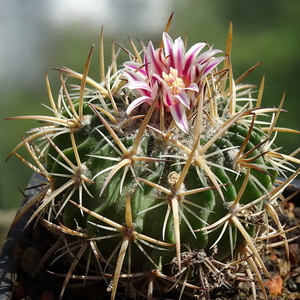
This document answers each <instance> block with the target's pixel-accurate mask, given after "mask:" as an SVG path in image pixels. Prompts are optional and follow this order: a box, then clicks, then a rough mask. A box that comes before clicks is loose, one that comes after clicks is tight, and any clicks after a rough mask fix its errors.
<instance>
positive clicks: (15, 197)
mask: <svg viewBox="0 0 300 300" xmlns="http://www.w3.org/2000/svg"><path fill="white" fill-rule="evenodd" d="M157 1H158V0H157ZM129 2H130V1H129ZM74 5H75V4H74ZM20 9H21V8H20ZM172 11H174V12H175V14H174V19H173V22H172V26H171V29H170V34H171V36H172V37H173V38H176V37H177V36H185V34H186V31H188V44H189V45H191V44H193V43H196V42H199V41H207V42H209V43H210V44H214V47H215V48H219V49H223V50H224V49H225V45H226V38H227V31H228V26H229V22H230V21H231V20H232V22H233V28H234V40H233V52H232V57H231V59H232V61H233V65H234V68H235V69H234V72H235V75H236V77H238V76H239V75H241V74H242V73H244V71H246V70H247V69H249V68H250V67H252V66H253V65H254V64H256V63H257V62H260V61H264V62H265V63H264V64H262V65H261V66H259V68H258V69H257V70H255V71H254V72H253V73H251V74H250V75H249V76H248V78H247V79H246V81H248V82H249V83H250V82H251V83H254V84H257V85H259V83H260V80H261V77H262V76H263V74H265V75H266V79H267V80H266V87H265V93H264V100H263V105H265V106H277V105H278V104H279V101H280V99H281V97H282V95H283V93H284V91H287V96H286V102H285V105H284V108H285V109H287V110H288V111H289V113H286V114H285V115H283V114H282V117H281V120H280V124H279V126H285V127H291V128H295V129H300V126H299V125H300V122H299V117H298V108H299V104H298V103H299V94H298V80H299V75H298V72H299V69H300V68H299V67H300V66H299V64H300V61H299V59H298V53H299V50H300V46H299V44H300V43H299V32H300V30H299V29H300V22H299V11H300V1H281V0H266V1H260V0H252V1H240V0H227V1H210V0H205V1H204V0H199V1H198V0H185V1H182V0H174V1H173V2H172V6H171V7H170V11H169V12H168V15H166V16H165V18H166V20H167V19H168V17H169V14H170V13H171V12H172ZM70 13H71V12H70ZM130 13H131V15H129V16H128V22H130V24H131V26H130V28H132V24H133V23H134V22H135V18H134V13H135V12H134V11H131V12H130ZM111 18H112V19H111V21H112V22H114V19H113V18H114V16H113V15H112V16H111ZM28 22H35V20H34V19H33V20H28ZM84 22H87V24H86V25H88V18H86V19H85V21H84ZM84 22H83V21H82V20H81V21H80V22H79V23H78V24H74V23H72V24H70V25H69V26H64V27H63V28H59V27H57V26H54V24H53V26H51V25H47V28H46V29H45V30H44V31H43V37H41V40H40V44H39V47H40V48H39V49H38V51H39V53H40V57H39V58H38V60H37V61H32V62H31V63H32V64H33V65H35V64H38V63H40V62H41V61H42V64H40V75H39V76H36V77H35V78H32V80H33V84H32V85H29V86H28V87H24V86H22V82H21V81H18V80H19V79H16V78H19V77H17V76H16V77H14V76H12V77H11V78H5V80H4V81H3V80H2V81H3V82H0V84H1V85H3V87H2V88H1V91H2V97H1V105H2V109H1V110H0V122H1V123H0V126H1V127H0V128H1V130H0V139H1V141H2V143H1V145H2V147H1V148H0V149H1V150H0V160H1V161H0V171H1V172H0V187H1V190H0V193H1V194H0V209H7V208H10V207H16V206H18V205H19V203H20V201H21V198H22V194H21V193H20V191H19V189H20V190H22V189H24V188H25V187H26V185H27V183H28V181H29V178H30V176H31V173H32V172H31V171H30V169H29V168H28V167H26V166H25V165H24V164H23V163H21V162H20V161H19V160H18V159H17V158H16V157H12V158H11V159H10V160H9V161H8V162H6V163H4V160H5V158H6V157H7V155H8V154H9V153H10V151H11V150H12V149H13V148H14V146H16V145H17V144H18V142H19V141H20V136H21V134H22V135H25V133H26V130H27V129H29V128H31V127H33V126H36V124H34V122H30V121H24V120H22V121H4V120H3V119H4V118H6V117H10V116H16V115H27V114H42V113H43V112H44V113H47V110H46V108H44V107H43V106H41V103H45V104H46V105H48V99H47V93H46V89H45V80H44V72H45V69H48V70H49V69H51V68H56V67H59V66H61V65H65V66H68V67H70V68H72V69H75V70H76V71H78V72H81V71H82V70H83V66H84V63H85V59H86V56H87V53H88V51H89V49H90V47H91V45H92V44H96V51H95V53H94V57H93V63H92V66H91V71H90V76H91V77H94V78H95V79H97V78H99V71H98V70H99V68H98V52H97V50H98V46H97V43H98V36H99V31H100V30H99V29H100V27H101V25H102V23H101V20H100V19H99V28H94V29H92V30H91V28H90V27H88V26H87V27H84ZM148 25H149V27H151V23H149V24H148ZM20 26H22V24H20ZM37 26H38V25H37ZM127 27H128V26H127V25H126V24H123V26H122V28H120V32H119V33H115V35H113V36H109V37H106V38H107V39H106V44H107V50H108V51H107V53H108V54H109V51H110V50H109V48H110V43H111V41H112V40H117V41H118V42H121V43H122V44H123V43H125V46H128V47H129V43H128V40H127V38H126V35H127V34H128V35H129V36H130V37H132V38H133V39H134V38H135V37H136V36H137V37H138V38H140V39H141V40H142V41H143V42H144V43H147V42H148V40H149V39H152V40H154V42H155V43H158V42H159V40H160V37H161V32H158V33H157V35H156V36H153V34H149V33H148V32H145V33H143V34H141V33H140V32H139V30H138V28H139V24H134V28H136V31H130V32H128V31H127V30H126V28H127ZM8 30H9V28H8ZM104 30H105V28H104ZM161 30H163V28H162V29H161ZM22 42H23V41H20V51H19V55H20V56H22ZM122 55H123V57H126V56H125V54H122ZM107 56H108V57H109V55H107ZM28 71H29V70H28ZM20 72H23V73H22V76H27V70H20ZM29 73H30V72H29ZM49 73H50V80H51V86H52V89H53V94H54V97H55V96H57V93H58V88H59V76H58V72H57V71H51V70H50V71H49ZM16 75H20V74H16ZM277 144H278V146H284V147H285V148H286V149H287V152H288V153H289V152H291V151H292V150H294V149H295V148H297V147H299V145H300V136H299V135H297V134H287V135H284V137H283V136H282V134H279V137H278V141H277ZM21 153H22V154H24V155H25V156H26V153H25V151H21ZM26 157H28V156H26Z"/></svg>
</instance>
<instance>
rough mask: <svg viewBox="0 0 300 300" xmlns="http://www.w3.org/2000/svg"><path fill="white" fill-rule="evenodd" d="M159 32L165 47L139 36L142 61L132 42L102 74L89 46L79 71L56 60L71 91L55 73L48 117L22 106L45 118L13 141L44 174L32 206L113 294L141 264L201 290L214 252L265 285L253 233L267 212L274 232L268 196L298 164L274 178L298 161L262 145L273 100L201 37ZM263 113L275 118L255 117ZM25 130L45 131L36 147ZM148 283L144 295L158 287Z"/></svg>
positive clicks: (144, 270)
mask: <svg viewBox="0 0 300 300" xmlns="http://www.w3.org/2000/svg"><path fill="white" fill-rule="evenodd" d="M230 35H231V31H230ZM229 40H231V38H229ZM163 41H164V52H163V49H156V50H155V49H154V47H153V45H152V43H149V45H148V47H146V48H145V49H144V52H145V54H144V60H143V61H142V59H141V58H140V54H139V53H138V52H137V50H136V48H135V47H134V51H135V56H134V55H131V57H134V59H133V60H131V61H130V62H126V63H125V64H124V65H125V69H124V70H121V71H116V73H115V74H114V75H113V76H111V77H106V79H105V78H104V76H103V78H102V79H103V84H98V83H96V82H95V81H93V80H91V79H90V78H88V77H87V71H88V65H89V62H90V56H89V59H88V61H87V65H86V68H85V71H84V74H83V75H81V74H78V73H76V72H74V71H72V70H70V69H67V68H61V69H60V71H61V72H65V73H67V74H68V76H69V77H76V78H78V79H80V80H81V85H80V87H79V93H77V94H74V95H70V94H69V93H68V91H67V88H66V85H65V80H64V79H62V90H61V94H60V96H59V101H58V103H57V104H55V103H54V101H53V98H52V94H51V92H49V96H50V102H51V108H52V110H53V111H54V113H55V117H54V118H50V117H41V116H38V117H33V116H32V117H31V118H33V119H40V120H43V121H47V122H51V123H52V125H49V126H44V127H41V128H37V129H34V130H31V131H30V132H29V137H28V138H26V139H24V140H23V142H22V145H25V146H26V147H27V149H28V150H29V152H30V153H31V155H32V157H33V159H34V160H35V162H36V164H37V167H34V168H33V167H32V165H30V164H29V163H27V164H28V165H29V166H31V167H32V168H33V169H34V170H35V171H36V172H38V173H40V174H42V175H43V176H44V177H45V178H46V180H47V182H46V183H45V188H44V189H43V191H42V192H41V196H40V197H36V198H34V199H33V200H32V202H31V205H33V204H35V203H39V205H38V208H37V209H36V212H35V214H34V216H33V217H35V216H37V215H40V217H41V216H44V217H45V219H47V221H45V222H48V224H51V223H56V222H59V223H58V224H59V226H60V228H61V232H63V233H64V234H66V235H69V236H72V238H71V240H73V241H74V240H75V241H76V239H77V238H78V240H79V243H81V242H82V239H84V241H85V245H86V246H85V247H84V248H82V250H79V253H80V255H79V254H77V256H78V255H79V259H80V258H81V259H82V260H84V259H85V260H86V261H88V262H89V264H91V265H92V267H91V268H93V269H94V270H96V269H97V268H98V267H100V271H99V272H100V273H101V275H102V276H103V278H110V277H111V278H112V279H111V280H112V282H113V284H112V296H111V298H112V299H113V298H114V297H115V295H116V293H117V291H118V282H119V281H120V280H126V278H127V279H128V278H129V277H130V276H136V277H138V276H141V277H143V276H149V274H152V275H153V274H155V276H157V278H162V279H165V280H169V281H170V282H173V281H174V280H175V279H174V278H177V279H176V280H177V283H178V284H180V285H181V286H182V288H180V289H179V292H178V294H177V296H178V295H180V296H178V297H181V296H182V293H183V290H184V288H185V287H186V288H187V287H188V288H191V289H194V290H195V291H198V293H200V294H201V290H202V291H204V292H203V293H206V291H207V290H209V289H210V288H212V287H211V286H210V285H209V281H208V280H206V279H203V278H199V277H201V276H205V275H204V274H205V272H208V274H211V273H214V274H215V273H216V272H215V270H216V269H215V268H214V264H215V265H218V264H219V265H218V268H219V266H220V265H222V266H223V268H225V265H226V263H228V261H230V263H229V265H226V266H227V267H228V268H229V266H230V265H233V266H236V269H238V268H239V263H240V262H244V261H245V260H247V258H248V259H249V266H250V267H253V269H254V271H253V272H254V274H255V276H256V277H257V278H258V281H259V283H260V284H261V286H262V288H263V291H264V294H265V296H266V291H265V289H264V287H263V285H262V280H261V277H260V274H259V272H258V269H259V268H261V269H263V271H265V272H266V273H267V270H266V268H265V266H264V264H263V262H262V260H261V257H260V254H259V252H258V245H260V243H261V240H259V241H258V242H256V240H257V237H258V236H259V233H260V232H261V233H264V232H269V231H270V230H271V227H270V226H271V225H268V219H270V218H271V219H273V220H274V222H275V224H276V225H277V227H278V228H277V229H275V231H277V232H279V234H280V235H281V236H282V237H284V236H285V231H284V230H283V227H282V225H281V223H280V222H279V220H278V219H277V217H276V213H275V210H274V207H273V204H272V203H273V202H274V201H275V202H276V199H277V196H278V195H279V194H280V192H281V191H282V190H283V189H284V187H285V186H286V185H287V184H289V182H291V180H292V179H293V178H294V177H295V176H296V175H297V172H298V171H297V172H295V173H294V174H293V175H292V176H291V177H290V178H289V179H288V180H287V181H286V182H284V183H282V184H281V185H279V187H277V188H274V182H275V180H276V178H277V175H278V174H280V173H282V172H283V169H284V168H281V166H283V165H284V164H285V163H286V162H287V161H293V162H295V163H299V161H298V160H297V159H296V158H293V157H292V156H291V157H289V156H284V155H282V154H279V153H278V152H277V150H276V149H275V147H274V146H273V136H274V132H275V131H276V130H275V129H274V128H275V123H276V119H277V118H278V115H279V113H280V111H281V109H280V108H279V109H267V108H261V107H260V101H261V94H262V88H263V87H262V88H261V89H260V91H259V96H258V99H255V100H254V99H253V98H252V86H249V85H236V84H235V82H234V80H233V77H232V71H231V66H230V63H229V61H227V60H225V63H224V68H223V69H221V70H220V69H219V70H218V69H217V66H218V65H219V63H220V62H221V61H222V60H223V59H224V58H223V57H214V55H215V54H218V53H220V51H219V50H212V49H209V50H207V52H204V53H203V54H202V55H199V54H198V53H199V52H200V50H201V49H202V48H203V47H204V44H196V45H195V46H193V47H192V48H191V49H190V50H189V51H188V52H187V53H185V51H184V46H183V42H182V40H181V39H177V40H176V41H175V42H174V43H173V41H172V40H171V38H170V37H169V36H168V35H167V34H166V33H164V35H163ZM227 54H228V53H227ZM180 55H182V57H183V58H181V59H179V58H178V56H180ZM104 79H105V80H104ZM47 83H48V81H47ZM87 83H90V84H91V85H92V87H93V88H94V89H93V90H89V89H87V88H86V84H87ZM125 83H126V85H124V84H125ZM48 84H49V83H48ZM48 90H49V91H50V89H48ZM237 102H239V103H238V104H237ZM265 114H273V115H274V118H273V119H272V120H271V121H270V122H261V121H258V117H259V116H260V115H263V116H264V115H265ZM29 118H30V117H29ZM274 120H275V121H274ZM265 124H267V125H268V126H267V129H266V128H265ZM36 138H41V139H42V142H45V141H46V142H47V146H46V147H45V146H43V148H41V149H42V150H41V151H37V150H36V149H35V148H34V147H33V146H32V145H31V143H33V140H34V139H36ZM17 149H18V148H16V150H15V153H16V151H17ZM17 155H18V154H17ZM43 158H44V160H43ZM276 159H277V160H276ZM278 160H279V161H280V162H279V163H278ZM284 170H290V168H289V167H285V169H284ZM27 208H28V207H26V209H27ZM24 210H25V209H24ZM23 212H24V211H21V212H20V215H19V217H21V216H22V214H23ZM17 218H18V217H17ZM32 219H33V218H32ZM32 219H31V220H32ZM31 220H30V221H31ZM67 240H68V239H67ZM265 240H268V237H267V238H265ZM283 244H285V245H287V243H286V242H283ZM74 249H75V248H74ZM76 249H77V248H76ZM238 249H240V250H238ZM76 251H77V250H76ZM187 253H188V254H187ZM200 254H201V255H202V256H201V255H200ZM203 255H204V256H203ZM252 255H254V257H255V262H254V260H252V258H251V257H252ZM92 256H93V258H91V257H92ZM200 256H201V257H204V258H203V259H202V260H199V259H198V260H193V258H195V257H200ZM187 257H191V258H190V261H189V262H188V259H187ZM205 257H210V259H209V262H208V261H206V258H205ZM217 260H218V261H219V262H217ZM212 261H213V263H212ZM256 264H258V267H257V266H255V265H256ZM75 265H76V264H75ZM75 265H72V266H71V268H70V274H71V273H72V272H73V270H74V267H75ZM199 268H201V270H202V271H199ZM70 274H69V275H68V276H67V277H66V280H65V283H64V288H65V286H66V284H67V282H68V280H69V276H70ZM126 274H127V275H126ZM137 274H142V275H137ZM143 274H146V275H143ZM245 274H246V273H245ZM247 274H249V273H247ZM207 276H209V275H207ZM218 276H220V275H218ZM245 276H246V277H247V276H248V275H245ZM150 277H151V276H150ZM150 277H149V278H150ZM151 278H152V277H151ZM187 278H188V279H189V282H190V285H189V286H188V285H187V282H186V280H187ZM250 279H252V278H250ZM199 282H200V284H199ZM205 282H206V283H205ZM152 283H153V282H152ZM152 283H151V284H152ZM204 283H205V284H204ZM151 284H150V283H149V286H148V288H147V289H146V290H148V292H145V295H146V297H147V299H152V298H151V295H152V294H156V293H157V292H158V293H161V291H163V290H164V288H163V287H162V288H161V290H158V291H156V290H154V291H153V287H152V289H151V288H150V286H152V285H151ZM139 288H140V287H139V286H137V287H136V289H139ZM175 290H176V289H175ZM143 293H144V292H143ZM254 293H255V291H254ZM177 296H176V297H177Z"/></svg>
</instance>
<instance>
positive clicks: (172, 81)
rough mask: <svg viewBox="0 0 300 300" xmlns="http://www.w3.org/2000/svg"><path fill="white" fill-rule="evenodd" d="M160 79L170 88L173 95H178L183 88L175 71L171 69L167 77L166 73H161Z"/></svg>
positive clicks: (182, 83) (181, 81)
mask: <svg viewBox="0 0 300 300" xmlns="http://www.w3.org/2000/svg"><path fill="white" fill-rule="evenodd" d="M162 77H163V79H164V80H165V81H166V83H167V84H168V86H169V87H170V89H171V91H172V94H173V95H178V94H179V93H180V92H181V91H182V89H184V88H185V84H184V82H183V80H182V79H181V78H180V77H178V70H177V69H174V68H172V67H171V68H170V74H169V75H168V74H167V73H166V72H163V73H162Z"/></svg>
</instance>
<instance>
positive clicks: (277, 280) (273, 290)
mask: <svg viewBox="0 0 300 300" xmlns="http://www.w3.org/2000/svg"><path fill="white" fill-rule="evenodd" d="M282 286H283V280H282V278H281V276H280V275H275V276H273V277H272V278H270V279H269V280H267V281H266V283H265V287H267V288H268V289H269V294H270V295H272V296H280V295H281V293H282Z"/></svg>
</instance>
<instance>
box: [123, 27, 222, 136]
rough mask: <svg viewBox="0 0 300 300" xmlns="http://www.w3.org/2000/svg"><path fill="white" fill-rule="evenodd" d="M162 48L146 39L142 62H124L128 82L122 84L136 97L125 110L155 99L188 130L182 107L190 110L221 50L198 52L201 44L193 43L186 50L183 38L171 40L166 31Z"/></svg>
mask: <svg viewBox="0 0 300 300" xmlns="http://www.w3.org/2000/svg"><path fill="white" fill-rule="evenodd" d="M162 39H163V44H164V48H163V49H161V48H158V49H154V47H153V44H152V42H151V41H150V42H149V44H148V47H146V48H145V50H144V61H143V63H139V62H136V61H128V62H125V63H124V65H125V66H126V67H127V69H125V72H124V74H125V76H126V78H127V80H128V83H127V84H126V85H125V87H127V88H129V89H131V90H136V91H137V92H138V93H139V94H140V97H138V98H136V99H135V100H134V101H132V102H131V103H130V105H129V106H128V108H127V113H128V114H130V113H131V112H132V110H133V109H134V108H136V107H137V106H138V105H140V104H142V103H144V102H147V103H148V104H149V105H151V103H153V101H154V100H155V99H156V98H159V101H158V107H159V106H160V105H163V106H164V107H165V109H166V111H170V112H171V114H172V117H173V118H174V121H175V122H176V124H177V126H178V127H179V128H180V129H181V130H182V131H184V132H188V120H187V117H186V110H190V109H191V105H193V102H194V100H195V99H196V97H197V95H198V94H199V91H200V89H201V86H202V84H203V78H205V76H206V75H207V74H208V73H209V72H211V71H212V69H214V68H215V67H216V66H217V65H218V64H219V63H220V62H221V61H222V60H223V59H224V57H214V55H215V54H218V53H221V52H222V51H221V50H215V49H209V50H207V51H205V52H203V53H202V54H199V53H200V51H201V50H202V49H203V48H204V47H205V46H206V44H205V43H197V44H195V45H193V46H192V47H191V48H190V49H189V50H188V51H187V52H186V50H185V46H184V43H183V40H182V39H181V38H180V37H179V38H177V39H176V40H175V41H174V42H173V40H172V38H171V37H170V36H169V35H168V34H167V33H166V32H164V33H163V36H162Z"/></svg>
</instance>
